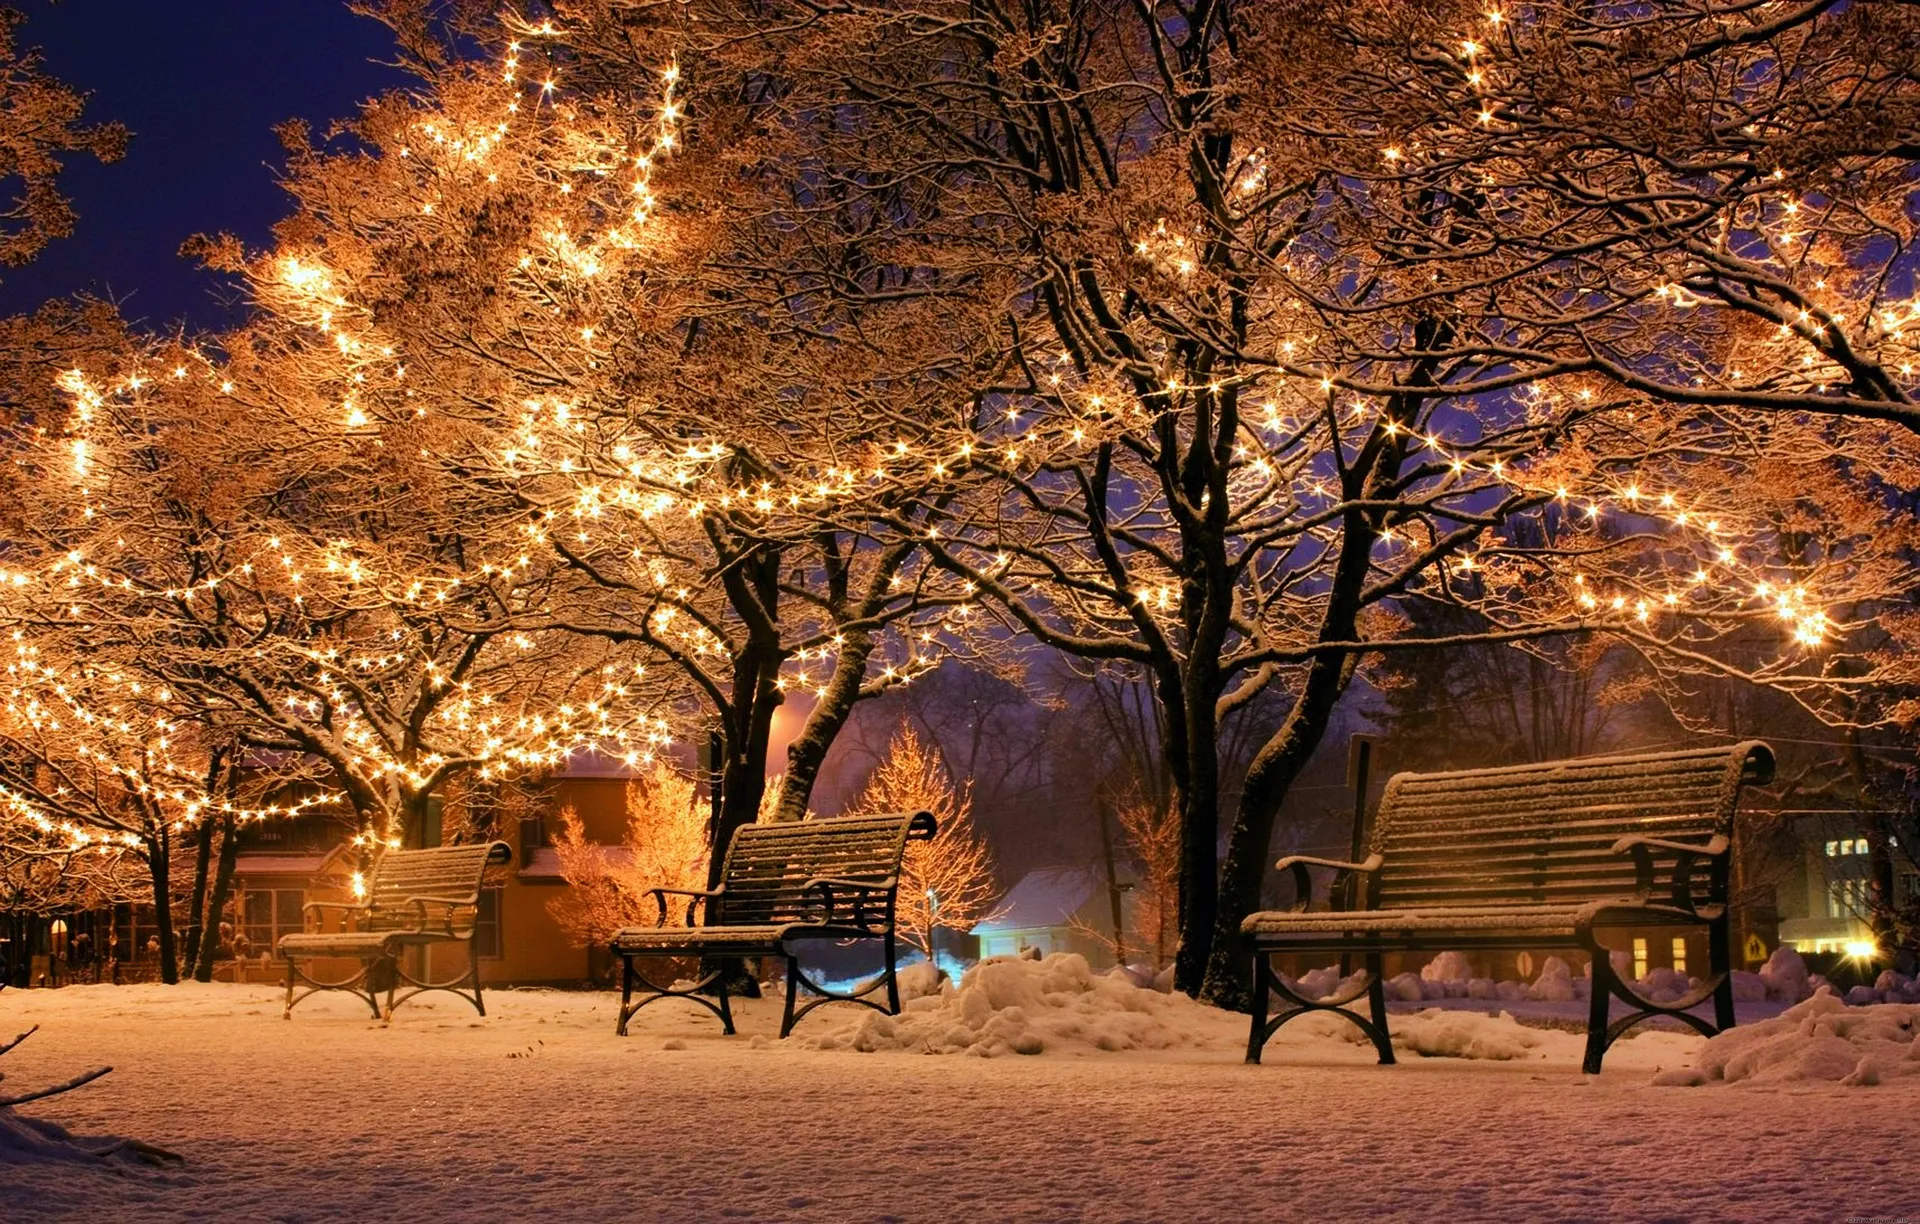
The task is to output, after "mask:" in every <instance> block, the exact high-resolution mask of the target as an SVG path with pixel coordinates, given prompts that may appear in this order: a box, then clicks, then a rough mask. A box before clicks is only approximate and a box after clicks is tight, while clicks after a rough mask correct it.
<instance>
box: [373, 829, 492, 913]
mask: <svg viewBox="0 0 1920 1224" xmlns="http://www.w3.org/2000/svg"><path fill="white" fill-rule="evenodd" d="M512 856H513V851H512V849H511V848H510V847H508V845H507V844H506V843H505V842H477V843H475V844H473V845H468V846H434V847H431V848H429V849H426V850H389V851H387V852H386V853H385V854H384V855H382V856H381V857H380V861H379V862H377V863H375V864H374V865H373V872H372V874H371V876H370V877H369V878H368V880H367V900H368V901H369V902H370V903H372V905H373V906H374V909H373V912H372V916H371V926H372V929H374V930H396V929H406V928H410V927H413V926H417V925H418V924H419V922H420V911H419V909H417V908H416V907H415V906H414V905H413V904H412V900H413V898H415V897H421V898H424V899H426V900H428V901H444V902H448V903H450V904H453V905H458V906H463V907H474V906H478V905H479V904H480V881H481V877H482V876H484V875H485V874H486V870H487V864H489V863H504V862H506V861H508V859H510V858H511V857H512ZM427 917H428V918H429V919H430V920H433V922H434V925H436V926H439V925H442V924H443V923H445V922H446V920H447V917H448V914H447V911H446V909H445V908H444V907H443V906H439V905H432V906H428V907H427ZM452 917H453V922H452V925H453V926H454V927H455V929H460V930H464V929H468V928H471V926H472V925H473V917H474V915H473V910H472V909H471V908H468V909H466V910H464V911H463V912H460V913H456V914H454V915H453V916H452Z"/></svg>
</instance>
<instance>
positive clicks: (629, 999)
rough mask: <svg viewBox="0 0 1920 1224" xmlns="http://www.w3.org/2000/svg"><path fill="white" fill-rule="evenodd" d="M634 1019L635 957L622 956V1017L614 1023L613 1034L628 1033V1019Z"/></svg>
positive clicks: (621, 1034)
mask: <svg viewBox="0 0 1920 1224" xmlns="http://www.w3.org/2000/svg"><path fill="white" fill-rule="evenodd" d="M631 1019H633V958H632V957H631V956H623V957H621V958H620V1018H619V1020H617V1021H616V1022H615V1023H614V1026H613V1035H614V1036H616V1037H625V1036H626V1035H627V1021H629V1020H631Z"/></svg>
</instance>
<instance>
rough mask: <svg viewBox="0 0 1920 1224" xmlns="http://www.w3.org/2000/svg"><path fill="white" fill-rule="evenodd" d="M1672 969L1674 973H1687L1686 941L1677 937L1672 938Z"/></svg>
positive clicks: (1681, 937)
mask: <svg viewBox="0 0 1920 1224" xmlns="http://www.w3.org/2000/svg"><path fill="white" fill-rule="evenodd" d="M1673 968H1674V971H1675V972H1676V973H1685V972H1686V971H1687V941H1686V939H1685V938H1684V937H1683V936H1679V935H1675V936H1674V937H1673Z"/></svg>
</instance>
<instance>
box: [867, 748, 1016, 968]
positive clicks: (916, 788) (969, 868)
mask: <svg viewBox="0 0 1920 1224" xmlns="http://www.w3.org/2000/svg"><path fill="white" fill-rule="evenodd" d="M972 792H973V786H972V783H970V782H968V783H956V782H955V781H954V779H953V776H952V774H951V773H949V772H948V770H947V764H946V761H945V759H943V757H942V756H941V754H940V751H939V749H937V748H935V747H933V746H931V745H929V744H928V743H926V741H924V740H922V739H921V738H920V736H919V733H918V732H916V731H914V729H913V728H912V727H910V726H909V727H903V728H901V730H900V732H899V734H897V735H895V736H894V738H893V742H892V744H891V745H889V747H888V751H887V758H886V760H884V761H882V762H881V763H880V764H879V765H878V766H877V767H875V769H874V771H873V772H872V773H871V774H870V775H868V777H867V783H866V786H865V787H864V788H863V789H862V790H861V792H860V797H859V798H858V799H856V800H855V801H854V804H853V807H852V808H851V809H849V810H848V813H847V814H848V815H849V816H871V815H877V814H879V813H883V812H922V811H924V812H931V813H932V814H933V818H934V820H935V822H936V823H937V824H938V826H939V828H938V830H937V831H936V832H935V834H934V835H933V836H932V837H931V838H928V839H925V840H915V841H910V842H908V843H907V849H906V855H905V857H904V858H903V859H902V860H901V865H900V890H899V899H898V901H897V902H896V903H895V924H896V925H897V926H898V927H899V929H900V931H901V932H902V934H904V935H905V937H906V940H907V942H908V943H910V944H912V945H913V946H914V947H916V948H918V949H920V951H921V952H922V953H924V954H925V955H926V957H927V960H928V961H930V962H932V961H934V960H935V959H936V958H935V955H934V953H935V950H936V949H935V943H934V936H935V932H936V931H937V930H939V929H940V928H941V927H945V928H947V929H948V930H952V931H961V932H966V931H971V930H972V929H973V928H974V927H975V926H977V925H979V924H980V923H982V922H985V921H987V920H988V919H989V918H991V917H993V916H994V914H995V913H996V912H998V911H997V909H996V904H997V902H998V900H999V897H1000V888H999V886H998V884H997V883H996V882H995V880H994V875H993V857H992V854H991V853H990V852H989V850H988V848H987V843H986V842H985V841H984V840H983V839H982V838H981V837H980V836H979V834H977V833H976V832H974V829H973V823H972V820H971V816H972V812H973V793H972Z"/></svg>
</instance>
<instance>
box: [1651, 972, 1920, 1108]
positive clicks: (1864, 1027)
mask: <svg viewBox="0 0 1920 1224" xmlns="http://www.w3.org/2000/svg"><path fill="white" fill-rule="evenodd" d="M1916 1032H1920V1006H1914V1005H1911V1004H1899V1003H1882V1004H1878V1005H1874V1006H1867V1007H1849V1006H1847V1005H1846V1004H1845V1003H1843V1002H1841V1001H1840V999H1838V998H1837V997H1835V996H1834V994H1833V992H1832V991H1831V990H1826V989H1822V990H1821V991H1820V992H1819V993H1818V994H1816V995H1814V996H1813V997H1812V998H1811V999H1808V1000H1807V1001H1806V1002H1804V1003H1801V1004H1798V1005H1797V1006H1795V1007H1792V1008H1790V1009H1788V1010H1787V1011H1785V1012H1783V1013H1781V1014H1780V1015H1779V1016H1777V1017H1775V1018H1774V1019H1772V1020H1762V1021H1760V1022H1759V1023H1757V1024H1747V1025H1742V1026H1740V1027H1739V1028H1734V1029H1729V1030H1727V1031H1726V1032H1724V1033H1722V1034H1720V1035H1719V1036H1718V1037H1715V1038H1713V1039H1711V1040H1709V1041H1708V1042H1707V1043H1706V1044H1705V1045H1703V1046H1702V1047H1701V1048H1700V1052H1699V1054H1698V1055H1697V1056H1696V1057H1695V1059H1694V1062H1693V1066H1692V1067H1691V1068H1689V1069H1687V1070H1683V1071H1668V1072H1665V1073H1662V1074H1660V1075H1657V1076H1655V1077H1654V1082H1655V1083H1657V1084H1668V1085H1698V1084H1707V1083H1727V1084H1736V1083H1838V1084H1842V1085H1846V1086H1848V1087H1868V1086H1871V1085H1874V1084H1879V1083H1883V1082H1885V1081H1886V1080H1889V1079H1898V1078H1902V1077H1905V1076H1911V1075H1920V1040H1916Z"/></svg>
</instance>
